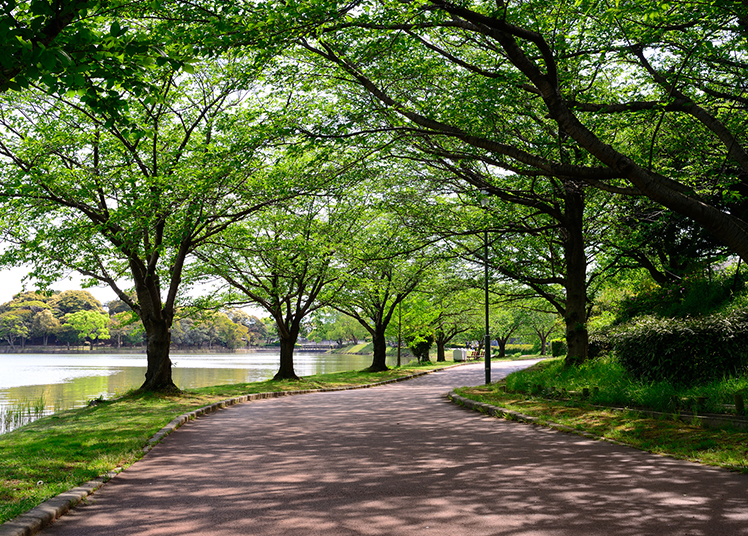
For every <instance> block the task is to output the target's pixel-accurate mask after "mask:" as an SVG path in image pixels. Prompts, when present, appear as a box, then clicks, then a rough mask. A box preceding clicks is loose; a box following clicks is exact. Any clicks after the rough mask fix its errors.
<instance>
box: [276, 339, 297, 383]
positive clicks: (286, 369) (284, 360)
mask: <svg viewBox="0 0 748 536" xmlns="http://www.w3.org/2000/svg"><path fill="white" fill-rule="evenodd" d="M282 331H285V330H281V329H279V330H278V337H279V338H280V344H281V345H280V367H279V368H278V372H277V373H276V374H275V376H273V380H276V381H277V380H298V379H299V377H298V376H297V375H296V372H294V370H293V350H294V347H295V346H296V340H297V339H298V338H299V328H298V326H292V327H291V329H290V330H288V332H287V333H285V334H282V333H281V332H282Z"/></svg>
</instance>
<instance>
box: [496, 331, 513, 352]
mask: <svg viewBox="0 0 748 536" xmlns="http://www.w3.org/2000/svg"><path fill="white" fill-rule="evenodd" d="M509 337H511V335H508V336H506V337H496V344H498V345H499V357H506V343H507V341H508V340H509Z"/></svg>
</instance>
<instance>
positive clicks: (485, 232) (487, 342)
mask: <svg viewBox="0 0 748 536" xmlns="http://www.w3.org/2000/svg"><path fill="white" fill-rule="evenodd" d="M481 194H482V195H481V199H480V204H481V206H482V207H483V208H487V207H488V192H487V191H486V190H481ZM483 270H484V272H483V280H484V286H485V291H486V296H485V301H486V335H485V339H484V341H483V348H484V353H485V357H484V359H483V361H484V362H485V365H486V385H488V384H490V383H491V334H490V325H489V320H488V312H489V311H488V224H487V223H486V225H485V227H484V228H483Z"/></svg>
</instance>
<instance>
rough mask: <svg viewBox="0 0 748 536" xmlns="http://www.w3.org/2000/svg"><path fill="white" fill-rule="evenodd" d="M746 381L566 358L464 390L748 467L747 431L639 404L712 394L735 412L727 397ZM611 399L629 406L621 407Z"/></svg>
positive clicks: (634, 441)
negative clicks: (685, 383)
mask: <svg viewBox="0 0 748 536" xmlns="http://www.w3.org/2000/svg"><path fill="white" fill-rule="evenodd" d="M746 384H748V380H746V379H731V380H726V381H724V382H715V383H713V384H709V385H704V386H698V387H688V388H686V387H680V388H679V387H676V386H672V385H669V384H662V383H656V384H640V383H637V382H635V381H634V380H632V379H631V378H629V377H628V376H627V375H626V374H625V372H624V371H623V370H622V369H620V367H619V366H618V365H617V363H615V361H613V360H611V359H609V358H604V359H600V360H595V361H592V362H590V363H588V364H586V365H584V366H582V367H579V368H578V369H575V368H565V367H564V366H563V363H562V360H561V359H552V360H548V361H545V362H543V363H539V364H538V365H536V366H535V367H532V368H530V369H526V370H524V371H521V372H517V373H514V374H512V375H510V376H509V377H508V378H507V379H506V381H505V382H500V383H498V384H492V385H490V386H481V387H463V388H461V389H458V390H457V392H458V394H460V395H461V396H464V397H466V398H470V399H473V400H478V401H480V402H484V403H487V404H492V405H495V406H499V407H503V408H506V409H510V410H514V411H517V412H520V413H523V414H525V415H529V416H532V417H536V418H538V419H540V421H541V422H543V423H558V424H563V425H566V426H569V427H572V428H574V429H576V430H579V431H585V432H590V433H592V434H594V435H596V436H598V437H601V438H605V439H609V440H612V441H616V442H619V443H622V444H626V445H630V446H633V447H636V448H639V449H642V450H645V451H649V452H654V453H658V454H665V455H668V456H673V457H676V458H680V459H685V460H691V461H695V462H699V463H703V464H707V465H715V466H720V467H725V468H728V469H732V470H736V471H740V472H743V473H748V432H747V431H745V430H736V429H731V428H725V429H710V428H702V427H700V426H699V425H698V424H695V423H687V422H683V421H679V420H675V419H671V418H652V417H648V416H646V415H644V414H643V413H641V412H639V411H636V410H637V409H642V408H647V409H654V410H660V411H665V412H668V411H669V412H673V411H674V410H673V405H674V402H673V400H674V399H677V400H678V401H680V404H681V405H685V406H688V404H689V400H691V399H694V398H695V397H697V396H709V397H714V399H715V400H714V401H712V402H708V405H707V409H709V408H713V409H719V410H720V411H721V412H723V413H724V412H726V411H728V408H725V406H724V404H726V403H727V402H726V400H728V399H729V398H731V397H732V394H733V392H734V391H735V390H742V389H744V388H745V387H746V386H748V385H746ZM504 386H506V391H504ZM585 387H587V388H588V389H590V394H589V397H588V398H583V397H582V395H581V391H582V390H583V389H584V388H585ZM595 387H596V388H597V389H595ZM606 405H609V406H618V407H624V408H629V409H626V410H624V411H620V410H616V409H613V408H606V407H604V406H606ZM685 409H688V407H686V408H685ZM729 409H730V410H732V411H734V409H732V408H729ZM676 411H677V410H676Z"/></svg>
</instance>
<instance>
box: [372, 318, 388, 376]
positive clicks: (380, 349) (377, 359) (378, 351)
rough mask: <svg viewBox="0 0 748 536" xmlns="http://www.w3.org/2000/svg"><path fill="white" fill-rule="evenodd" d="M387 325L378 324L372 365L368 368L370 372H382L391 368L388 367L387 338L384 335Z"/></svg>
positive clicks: (373, 339)
mask: <svg viewBox="0 0 748 536" xmlns="http://www.w3.org/2000/svg"><path fill="white" fill-rule="evenodd" d="M384 329H385V326H376V328H375V330H374V333H373V337H372V344H373V346H374V357H373V358H372V361H371V366H370V367H369V368H368V369H367V370H368V371H369V372H382V371H383V370H389V368H388V367H387V339H386V338H385V336H384Z"/></svg>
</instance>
